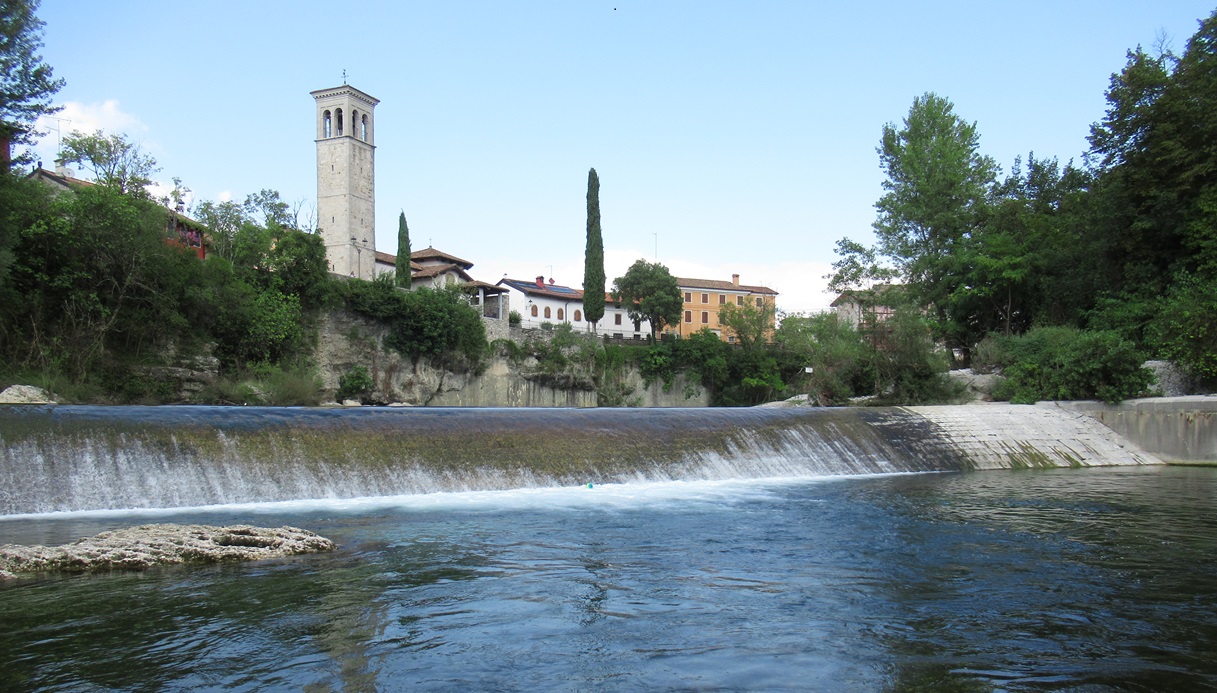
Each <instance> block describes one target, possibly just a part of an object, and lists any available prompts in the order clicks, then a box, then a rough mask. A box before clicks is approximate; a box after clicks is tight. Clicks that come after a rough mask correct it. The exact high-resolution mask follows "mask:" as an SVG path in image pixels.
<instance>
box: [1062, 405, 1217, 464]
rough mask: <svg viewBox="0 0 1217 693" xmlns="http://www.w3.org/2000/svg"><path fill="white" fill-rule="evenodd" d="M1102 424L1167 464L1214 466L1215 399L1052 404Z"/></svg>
mask: <svg viewBox="0 0 1217 693" xmlns="http://www.w3.org/2000/svg"><path fill="white" fill-rule="evenodd" d="M1039 406H1055V407H1059V408H1061V409H1066V410H1069V411H1076V412H1080V413H1083V414H1086V415H1088V416H1091V417H1093V418H1094V419H1096V420H1098V421H1100V422H1102V423H1103V425H1105V426H1107V427H1108V428H1110V429H1111V430H1113V431H1115V432H1116V433H1119V434H1120V435H1121V436H1124V437H1125V438H1127V439H1128V440H1130V441H1132V442H1133V443H1135V444H1137V445H1139V446H1140V447H1141V448H1142V449H1144V450H1146V451H1148V452H1151V453H1153V454H1155V455H1157V456H1158V457H1160V458H1162V459H1163V460H1166V461H1168V462H1193V463H1210V464H1217V426H1215V425H1214V419H1217V397H1214V396H1193V397H1155V398H1149V399H1134V400H1129V401H1127V402H1121V403H1120V404H1104V403H1102V402H1054V403H1052V404H1051V405H1039Z"/></svg>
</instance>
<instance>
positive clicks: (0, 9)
mask: <svg viewBox="0 0 1217 693" xmlns="http://www.w3.org/2000/svg"><path fill="white" fill-rule="evenodd" d="M38 4H39V3H38V0H0V135H4V136H6V137H7V138H8V139H9V140H10V141H11V142H12V143H14V144H29V143H32V142H33V138H34V123H35V121H37V119H38V117H39V116H42V115H50V114H52V113H55V112H57V111H58V110H59V108H57V107H54V106H52V105H51V97H53V96H54V95H55V93H56V92H58V91H59V90H60V89H61V88H62V87H63V80H62V79H55V76H54V73H53V70H52V69H51V67H50V66H49V65H47V64H45V63H43V62H42V56H40V55H38V50H39V49H40V48H42V27H43V26H44V24H43V22H42V21H41V20H39V19H38V17H37V15H36V14H35V12H36V11H37V10H38Z"/></svg>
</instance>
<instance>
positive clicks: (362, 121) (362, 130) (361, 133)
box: [359, 113, 368, 142]
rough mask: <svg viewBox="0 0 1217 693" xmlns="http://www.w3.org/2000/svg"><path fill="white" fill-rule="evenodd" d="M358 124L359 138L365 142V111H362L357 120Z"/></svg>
mask: <svg viewBox="0 0 1217 693" xmlns="http://www.w3.org/2000/svg"><path fill="white" fill-rule="evenodd" d="M359 126H360V131H359V139H361V140H363V141H364V142H367V141H368V114H367V113H364V114H363V116H362V117H361V119H360V121H359Z"/></svg>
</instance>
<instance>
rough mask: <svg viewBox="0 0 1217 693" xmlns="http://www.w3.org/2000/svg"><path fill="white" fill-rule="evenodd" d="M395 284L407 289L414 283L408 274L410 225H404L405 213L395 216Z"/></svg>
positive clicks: (411, 276)
mask: <svg viewBox="0 0 1217 693" xmlns="http://www.w3.org/2000/svg"><path fill="white" fill-rule="evenodd" d="M395 276H396V278H397V285H398V286H401V287H404V288H406V289H409V288H410V286H411V285H412V284H413V283H414V278H413V275H411V274H410V227H408V226H406V213H405V211H402V213H401V214H399V215H398V217H397V272H396V273H395Z"/></svg>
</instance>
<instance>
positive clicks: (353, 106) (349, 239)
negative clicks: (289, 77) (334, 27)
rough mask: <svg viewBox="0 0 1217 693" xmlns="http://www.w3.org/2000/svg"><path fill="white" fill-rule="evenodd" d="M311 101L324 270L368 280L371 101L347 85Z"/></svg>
mask: <svg viewBox="0 0 1217 693" xmlns="http://www.w3.org/2000/svg"><path fill="white" fill-rule="evenodd" d="M311 94H312V97H313V99H314V101H315V102H316V105H317V112H316V118H317V226H318V227H319V228H320V229H321V237H322V238H323V239H324V241H325V256H326V260H327V261H328V262H329V264H330V271H331V272H333V273H334V274H339V275H342V276H344V277H354V278H356V279H368V280H370V279H372V278H373V277H374V276H375V267H376V122H375V110H376V104H378V103H380V100H379V99H375V98H373V97H371V96H369V95H367V94H365V93H363V92H362V91H360V90H358V89H356V88H355V87H352V86H350V85H348V84H343V85H342V86H340V87H333V88H331V89H318V90H317V91H314V92H311Z"/></svg>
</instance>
